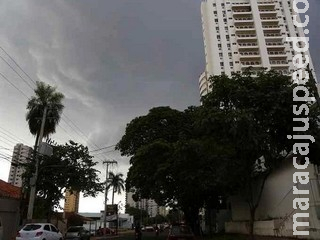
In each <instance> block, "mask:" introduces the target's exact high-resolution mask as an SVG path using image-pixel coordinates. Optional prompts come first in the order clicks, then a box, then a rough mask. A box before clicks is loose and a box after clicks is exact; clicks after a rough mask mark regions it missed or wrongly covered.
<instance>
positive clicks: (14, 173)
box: [8, 143, 32, 187]
mask: <svg viewBox="0 0 320 240" xmlns="http://www.w3.org/2000/svg"><path fill="white" fill-rule="evenodd" d="M31 155H32V148H31V147H28V146H26V145H23V144H22V143H18V144H17V145H16V146H15V147H14V149H13V154H12V161H11V167H10V173H9V178H8V183H10V184H12V185H14V186H17V187H21V186H22V177H21V176H22V174H23V173H24V171H25V170H24V168H23V167H22V166H21V165H20V163H26V162H27V161H29V158H31Z"/></svg>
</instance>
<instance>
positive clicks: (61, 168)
mask: <svg viewBox="0 0 320 240" xmlns="http://www.w3.org/2000/svg"><path fill="white" fill-rule="evenodd" d="M39 158H40V166H39V176H38V180H37V198H38V201H41V199H42V200H44V203H45V206H44V209H47V210H48V211H49V213H50V211H51V210H52V209H53V207H59V201H60V200H61V199H63V198H64V192H65V190H69V191H71V192H72V191H76V192H82V193H83V195H84V196H92V197H95V196H96V195H97V194H98V193H99V192H102V191H103V190H104V187H103V186H104V184H103V183H100V179H99V177H98V172H99V171H98V170H96V169H95V168H94V167H95V166H96V165H97V162H94V161H93V157H92V156H90V155H89V151H88V148H87V147H85V146H83V145H81V144H78V143H75V142H73V141H70V142H69V143H66V144H64V145H56V146H54V147H53V155H52V156H51V157H48V156H39ZM34 168H35V163H34V162H30V163H28V164H27V165H26V172H25V173H24V175H23V179H24V186H25V187H26V188H28V187H29V178H30V176H32V174H33V172H34ZM47 214H48V213H47Z"/></svg>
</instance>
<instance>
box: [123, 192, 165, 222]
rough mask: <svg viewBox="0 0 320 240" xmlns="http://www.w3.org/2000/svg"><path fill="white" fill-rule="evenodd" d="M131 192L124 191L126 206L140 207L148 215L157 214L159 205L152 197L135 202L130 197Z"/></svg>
mask: <svg viewBox="0 0 320 240" xmlns="http://www.w3.org/2000/svg"><path fill="white" fill-rule="evenodd" d="M132 195H133V193H132V192H127V193H126V206H129V207H134V208H138V209H142V210H145V211H147V212H148V215H149V217H155V216H156V215H158V214H159V205H158V204H157V203H156V202H155V201H154V200H152V199H141V200H140V201H137V202H135V201H134V200H133V198H132Z"/></svg>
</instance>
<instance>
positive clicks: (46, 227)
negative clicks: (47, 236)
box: [43, 225, 51, 231]
mask: <svg viewBox="0 0 320 240" xmlns="http://www.w3.org/2000/svg"><path fill="white" fill-rule="evenodd" d="M43 229H44V230H46V231H51V229H50V226H49V225H45V226H44V228H43Z"/></svg>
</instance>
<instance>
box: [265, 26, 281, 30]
mask: <svg viewBox="0 0 320 240" xmlns="http://www.w3.org/2000/svg"><path fill="white" fill-rule="evenodd" d="M262 28H263V30H265V31H271V30H276V31H280V30H281V28H280V26H278V25H262Z"/></svg>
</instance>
